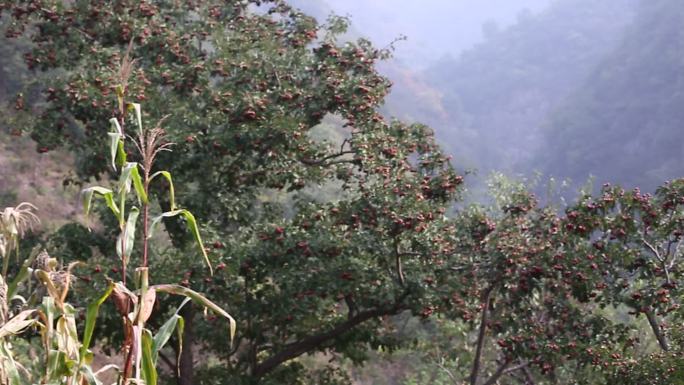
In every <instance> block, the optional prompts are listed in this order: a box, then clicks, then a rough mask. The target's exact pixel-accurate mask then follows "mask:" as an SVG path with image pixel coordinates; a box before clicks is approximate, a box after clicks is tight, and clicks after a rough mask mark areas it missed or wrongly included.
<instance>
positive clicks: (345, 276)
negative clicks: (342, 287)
mask: <svg viewBox="0 0 684 385" xmlns="http://www.w3.org/2000/svg"><path fill="white" fill-rule="evenodd" d="M340 278H342V279H344V280H345V281H351V280H353V279H354V276H353V275H352V273H350V272H348V271H345V272H344V273H342V274H340Z"/></svg>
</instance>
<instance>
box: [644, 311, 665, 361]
mask: <svg viewBox="0 0 684 385" xmlns="http://www.w3.org/2000/svg"><path fill="white" fill-rule="evenodd" d="M644 314H646V319H648V323H649V325H651V329H652V330H653V334H655V337H656V339H657V340H658V345H660V348H661V349H663V351H666V352H667V351H669V350H670V346H669V344H668V342H667V338H666V337H665V334H663V330H662V329H661V328H660V325H658V320H657V319H656V316H655V314H653V310H648V311H645V312H644Z"/></svg>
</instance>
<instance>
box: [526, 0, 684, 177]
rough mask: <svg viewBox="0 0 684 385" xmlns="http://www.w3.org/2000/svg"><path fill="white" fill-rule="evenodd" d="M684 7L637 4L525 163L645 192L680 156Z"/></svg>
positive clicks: (675, 170)
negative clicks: (617, 40) (631, 20)
mask: <svg viewBox="0 0 684 385" xmlns="http://www.w3.org/2000/svg"><path fill="white" fill-rule="evenodd" d="M682 24H684V4H682V3H681V2H680V1H677V0H661V1H643V2H642V3H641V4H640V6H639V8H638V17H637V18H636V20H635V22H634V24H633V25H631V26H630V28H629V29H628V31H627V33H626V34H625V36H624V38H623V40H622V42H621V43H620V45H619V46H618V47H617V49H616V50H615V51H614V52H613V53H612V54H611V55H609V56H607V57H606V58H605V59H604V60H603V62H602V63H601V65H599V66H598V67H597V68H596V69H595V70H594V71H593V72H592V74H591V76H590V77H589V78H588V80H587V81H586V82H584V83H583V87H582V88H581V89H579V90H578V91H577V92H576V93H575V94H574V95H573V97H572V98H571V99H569V100H568V101H567V102H566V103H565V104H564V105H563V106H562V107H561V108H560V109H559V110H558V111H557V112H556V113H555V114H554V116H553V119H552V120H551V121H550V123H549V125H548V126H547V129H546V132H545V137H544V140H543V147H541V148H540V149H539V151H538V155H537V157H536V158H534V159H533V160H532V162H531V163H530V164H541V165H545V168H544V171H546V172H549V173H559V172H560V171H562V172H564V173H565V175H568V176H570V177H573V178H575V179H580V178H583V177H585V176H586V175H587V174H589V173H591V174H593V175H595V176H596V179H597V182H600V183H601V182H604V181H618V182H621V183H623V184H625V185H627V186H630V187H633V186H641V187H642V188H646V189H651V188H653V187H654V186H657V185H658V184H660V183H662V182H663V181H664V180H666V179H670V178H675V177H681V175H682V171H684V168H683V167H682V164H683V161H684V146H683V144H682V143H684V130H682V128H681V126H682V122H684V71H683V69H684V30H682V28H681V26H682Z"/></svg>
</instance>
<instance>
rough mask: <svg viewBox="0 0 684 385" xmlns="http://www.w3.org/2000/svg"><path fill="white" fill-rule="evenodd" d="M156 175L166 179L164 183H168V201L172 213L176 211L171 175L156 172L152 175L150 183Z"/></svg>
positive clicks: (165, 172) (166, 172)
mask: <svg viewBox="0 0 684 385" xmlns="http://www.w3.org/2000/svg"><path fill="white" fill-rule="evenodd" d="M158 175H161V176H163V177H164V178H166V181H167V182H169V199H170V201H171V211H174V210H175V209H176V198H175V192H174V188H173V180H171V173H170V172H168V171H157V172H155V173H154V174H152V177H151V178H150V181H152V180H154V178H155V177H157V176H158Z"/></svg>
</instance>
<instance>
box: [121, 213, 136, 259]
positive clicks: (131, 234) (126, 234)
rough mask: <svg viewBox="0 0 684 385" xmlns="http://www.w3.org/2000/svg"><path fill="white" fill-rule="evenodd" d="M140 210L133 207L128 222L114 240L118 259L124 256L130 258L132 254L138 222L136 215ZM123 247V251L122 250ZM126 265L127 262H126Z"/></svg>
mask: <svg viewBox="0 0 684 385" xmlns="http://www.w3.org/2000/svg"><path fill="white" fill-rule="evenodd" d="M139 214H140V210H138V208H137V207H133V208H132V209H131V212H130V213H128V220H127V221H126V224H125V225H124V228H123V230H121V234H119V238H118V239H117V240H116V254H117V255H118V256H119V258H121V257H123V256H126V257H130V256H131V253H132V252H133V244H134V243H135V225H136V222H137V221H138V215H139ZM122 246H123V249H122ZM126 263H128V261H126Z"/></svg>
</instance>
